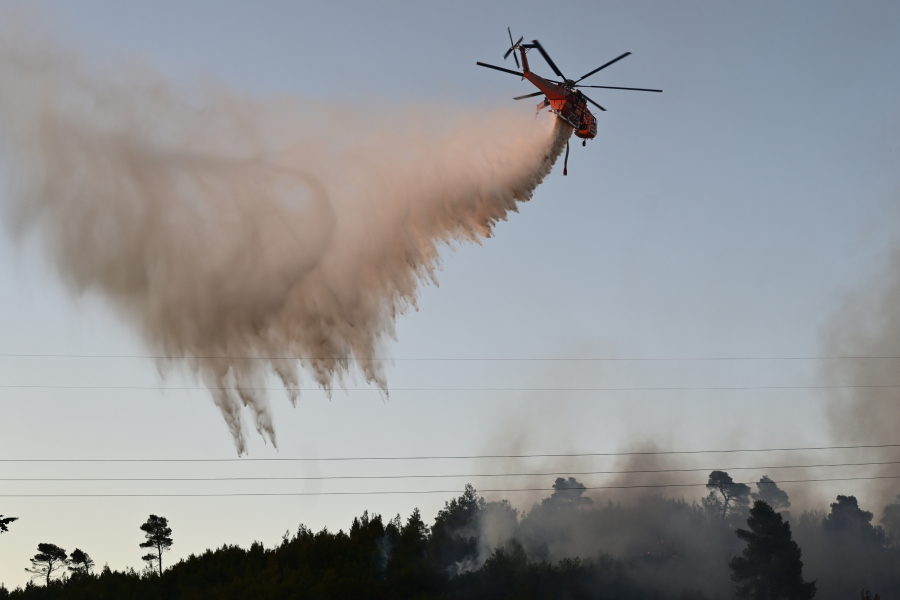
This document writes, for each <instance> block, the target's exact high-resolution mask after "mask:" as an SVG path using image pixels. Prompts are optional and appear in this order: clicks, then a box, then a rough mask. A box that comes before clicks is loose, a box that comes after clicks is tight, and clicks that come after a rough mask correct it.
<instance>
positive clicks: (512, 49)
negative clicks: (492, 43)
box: [503, 27, 525, 68]
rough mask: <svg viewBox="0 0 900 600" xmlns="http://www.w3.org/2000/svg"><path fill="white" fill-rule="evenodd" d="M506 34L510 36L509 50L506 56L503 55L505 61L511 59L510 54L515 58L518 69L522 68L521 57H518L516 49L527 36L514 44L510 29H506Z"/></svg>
mask: <svg viewBox="0 0 900 600" xmlns="http://www.w3.org/2000/svg"><path fill="white" fill-rule="evenodd" d="M506 33H508V34H509V50H507V51H506V54H504V55H503V60H506V59H507V58H509V55H510V53H512V55H513V58H514V59H515V60H516V67H519V68H521V66H520V65H519V57H518V56H516V49H517V48H518V47H519V44H521V43H522V40H524V39H525V36H524V35H523V36H522V37H520V38H519V41H518V42H514V41H513V38H512V31H511V30H510V28H509V27H507V28H506Z"/></svg>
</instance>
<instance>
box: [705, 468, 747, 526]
mask: <svg viewBox="0 0 900 600" xmlns="http://www.w3.org/2000/svg"><path fill="white" fill-rule="evenodd" d="M706 489H708V490H709V495H708V496H707V497H706V498H704V499H703V506H704V508H706V509H707V510H708V511H709V512H710V513H712V514H717V515H719V517H720V518H721V519H722V520H723V521H724V520H726V519H728V518H729V517H731V516H734V515H739V514H744V510H746V508H747V506H749V504H750V486H748V485H747V484H744V483H735V482H734V480H733V479H732V478H731V476H730V475H729V474H728V473H726V472H725V471H713V472H712V473H710V474H709V481H708V483H707V484H706Z"/></svg>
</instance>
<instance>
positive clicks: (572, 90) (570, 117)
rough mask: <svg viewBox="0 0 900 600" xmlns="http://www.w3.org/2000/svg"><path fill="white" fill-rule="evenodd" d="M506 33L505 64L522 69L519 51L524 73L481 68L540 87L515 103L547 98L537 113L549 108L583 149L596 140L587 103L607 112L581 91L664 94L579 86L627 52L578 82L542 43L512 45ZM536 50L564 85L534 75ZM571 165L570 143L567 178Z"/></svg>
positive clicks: (594, 121) (643, 90) (643, 89)
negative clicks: (512, 61)
mask: <svg viewBox="0 0 900 600" xmlns="http://www.w3.org/2000/svg"><path fill="white" fill-rule="evenodd" d="M506 31H507V33H508V34H509V43H510V47H509V50H507V51H506V54H504V55H503V60H506V59H507V58H509V55H510V54H512V55H513V58H514V59H515V60H516V66H517V67H519V59H518V57H516V54H515V51H516V50H518V51H519V54H521V56H522V65H521V67H520V68H521V69H522V72H519V71H512V70H510V69H504V68H503V67H495V66H494V65H489V64H486V63H483V62H477V63H475V64H477V65H478V66H480V67H487V68H488V69H495V70H497V71H503V72H504V73H511V74H513V75H519V76H520V77H522V79H527V80H528V81H530V82H531V83H533V84H534V85H535V86H537V88H538V90H540V91H538V92H535V93H533V94H526V95H524V96H516V97H515V98H513V100H523V99H525V98H533V97H535V96H541V95H543V96H545V98H544V101H543V102H541V103H540V104H538V105H537V110H538V112H540V111H541V109H543V108H546V107H547V106H549V107H550V110H551V111H553V113H554V114H555V115H556V116H557V117H559V118H560V119H562V120H563V121H565V122H566V123H568V124H569V125H571V126H572V128H573V129H574V130H575V135H577V136H578V137H580V138H582V142H581V145H582V146H585V145H587V141H588V140H592V139H594V138H595V137H597V118H596V117H594V115H593V114H592V113H591V111H589V110H588V107H587V103H588V102H590V103H591V104H593V105H594V106H596V107H597V108H599V109H600V110H602V111H606V109H605V108H603V107H602V106H600V105H599V104H597V103H596V102H594V101H593V100H591V99H590V98H588V97H587V96H585V95H584V93H583V92H582V91H581V90H580V89H578V88H603V89H606V90H632V91H636V92H662V90H648V89H646V88H626V87H612V86H608V85H578V82H579V81H581V80H583V79H586V78H588V77H590V76H591V75H593V74H594V73H596V72H597V71H602V70H603V69H605V68H606V67H608V66H610V65H611V64H613V63H615V62H618V61H620V60H622V59H623V58H625V57H626V56H628V55H629V54H631V52H626V53H625V54H623V55H622V56H619V57H617V58H614V59H612V60H611V61H609V62H608V63H606V64H605V65H602V66H600V67H597V68H596V69H594V70H593V71H591V72H590V73H588V74H587V75H583V76H582V77H581V78H579V79H576V80H574V81H573V80H571V79H567V78H566V76H565V75H563V74H562V71H560V70H559V68H558V67H557V66H556V64H555V63H554V62H553V59H551V58H550V55H549V54H547V51H546V50H544V47H543V46H541V43H540V42H539V41H537V40H532V41H531V43H530V44H523V43H522V40H523V39H525V36H522V37H520V38H519V41H518V42H513V37H512V31H511V30H510V29H509V27H507V28H506ZM532 48H537V51H538V52H540V53H541V56H543V57H544V60H546V61H547V64H548V65H550V68H551V69H553V72H554V73H556V75H557V76H558V77H559V78H560V79H562V81H551V80H549V79H544V78H543V77H540V76H539V75H535V74H534V73H532V72H531V69H529V67H528V56H527V55H526V53H527V51H528V50H530V49H532ZM568 165H569V143H568V142H566V159H565V162H564V163H563V175H567V174H568Z"/></svg>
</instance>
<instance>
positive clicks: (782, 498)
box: [750, 475, 791, 512]
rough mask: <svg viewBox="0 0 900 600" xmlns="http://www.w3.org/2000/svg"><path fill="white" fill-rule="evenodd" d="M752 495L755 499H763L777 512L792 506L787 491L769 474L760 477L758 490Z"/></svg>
mask: <svg viewBox="0 0 900 600" xmlns="http://www.w3.org/2000/svg"><path fill="white" fill-rule="evenodd" d="M750 497H751V498H753V499H754V500H762V501H763V502H765V503H766V504H768V505H769V506H771V507H772V510H774V511H775V512H779V511H781V510H782V509H785V508H790V507H791V501H790V500H789V499H788V495H787V492H786V491H784V490H783V489H781V488H780V487H778V484H777V483H775V482H774V481H772V480H771V479H770V478H769V476H768V475H763V476H762V477H760V479H759V481H757V482H756V491H755V492H753V493H752V494H750Z"/></svg>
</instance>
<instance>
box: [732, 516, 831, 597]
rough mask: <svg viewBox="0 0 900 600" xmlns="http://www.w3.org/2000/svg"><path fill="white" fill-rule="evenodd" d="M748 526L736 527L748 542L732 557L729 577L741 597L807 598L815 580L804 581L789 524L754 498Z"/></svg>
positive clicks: (798, 549) (812, 594)
mask: <svg viewBox="0 0 900 600" xmlns="http://www.w3.org/2000/svg"><path fill="white" fill-rule="evenodd" d="M747 526H748V527H749V530H746V529H738V530H737V531H736V532H735V533H736V534H737V536H738V537H739V538H740V539H741V540H743V541H745V542H747V547H746V548H745V549H744V551H743V553H742V555H741V556H737V557H735V558H733V559H732V560H731V562H730V563H729V566H730V567H731V571H732V574H731V579H732V580H733V581H734V582H735V583H736V584H737V585H735V595H736V596H737V597H738V598H739V599H740V600H781V599H784V600H787V599H790V600H810V599H811V598H812V597H813V596H815V595H816V582H815V581H810V582H806V581H803V561H801V560H800V554H801V552H800V546H798V545H797V542H795V541H794V540H793V538H792V536H791V524H790V523H787V522H785V521H784V520H783V519H782V517H781V515H779V514H778V513H776V512H775V511H774V510H772V507H771V506H769V505H768V504H766V503H765V502H763V501H762V500H757V501H755V502H754V503H753V508H751V509H750V518H748V519H747Z"/></svg>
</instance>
